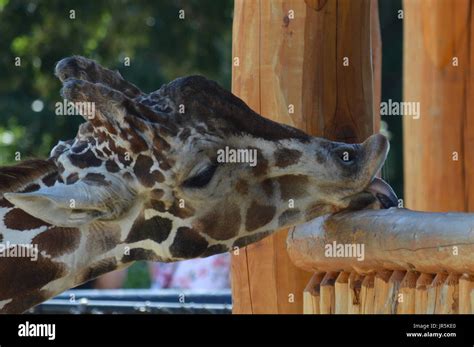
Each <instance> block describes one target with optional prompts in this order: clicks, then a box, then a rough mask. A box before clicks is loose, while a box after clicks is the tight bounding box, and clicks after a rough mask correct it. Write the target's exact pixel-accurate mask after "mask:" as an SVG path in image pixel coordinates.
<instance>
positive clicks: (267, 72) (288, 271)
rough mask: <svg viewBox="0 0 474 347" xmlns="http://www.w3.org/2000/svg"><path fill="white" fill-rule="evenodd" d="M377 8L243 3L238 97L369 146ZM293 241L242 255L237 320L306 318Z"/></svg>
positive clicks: (236, 29) (285, 119) (236, 272)
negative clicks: (291, 253) (242, 316)
mask: <svg viewBox="0 0 474 347" xmlns="http://www.w3.org/2000/svg"><path fill="white" fill-rule="evenodd" d="M374 1H375V0H306V1H301V0H272V1H267V0H252V1H247V0H236V1H235V9H234V26H233V52H232V54H233V68H232V69H233V70H232V71H233V75H232V91H233V93H234V94H236V95H237V96H239V97H241V98H242V99H243V100H244V101H245V102H247V103H248V104H249V106H250V107H251V108H253V109H254V110H255V111H256V112H258V113H260V114H262V115H263V116H266V117H268V118H271V119H273V120H276V121H279V122H282V123H287V124H290V125H292V126H295V127H298V128H300V129H303V130H305V131H306V132H308V133H310V134H312V135H317V136H324V137H327V138H330V139H333V140H340V141H346V142H360V141H363V140H364V139H365V138H367V137H368V136H369V135H371V134H372V133H373V132H374V130H376V128H377V124H378V122H377V120H376V117H374V109H378V103H379V100H375V98H374V97H373V95H374V90H375V89H376V88H377V86H379V83H376V82H375V81H377V80H379V79H380V64H378V66H377V64H375V65H374V64H373V60H372V53H373V52H372V49H371V47H372V45H374V46H377V47H380V36H377V35H376V34H377V32H378V31H375V30H371V28H373V27H374V25H375V22H376V20H375V19H374V17H373V16H374V15H376V11H377V6H375V4H374ZM371 13H372V15H371ZM376 29H377V30H378V28H376ZM377 43H378V45H377ZM376 51H377V50H375V52H376ZM376 95H379V94H376ZM377 116H378V115H377ZM286 236H287V230H285V231H280V232H278V233H276V234H274V235H273V236H271V237H268V238H266V239H264V240H262V241H260V242H258V243H257V244H254V245H251V246H249V247H247V248H246V249H242V250H240V251H239V253H238V255H234V257H233V261H232V295H233V305H234V307H233V311H234V313H302V312H303V290H304V288H305V286H306V284H307V282H308V280H309V278H310V276H311V274H309V273H305V272H303V271H302V270H299V269H297V268H296V267H295V266H294V265H293V264H292V263H291V262H290V260H289V258H288V255H287V253H286Z"/></svg>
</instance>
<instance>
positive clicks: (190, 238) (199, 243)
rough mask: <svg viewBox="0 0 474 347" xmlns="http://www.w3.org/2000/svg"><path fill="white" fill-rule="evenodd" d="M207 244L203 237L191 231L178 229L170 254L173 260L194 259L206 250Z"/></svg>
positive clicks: (182, 228) (184, 228) (185, 228)
mask: <svg viewBox="0 0 474 347" xmlns="http://www.w3.org/2000/svg"><path fill="white" fill-rule="evenodd" d="M207 246H208V243H207V241H206V239H205V238H204V237H202V236H201V235H199V233H198V232H197V231H195V230H193V229H190V228H187V227H181V228H178V230H177V231H176V236H175V238H174V241H173V244H172V245H171V247H170V253H171V254H172V255H173V257H175V258H185V259H190V258H196V257H199V256H200V255H201V254H203V253H204V252H205V251H206V250H207Z"/></svg>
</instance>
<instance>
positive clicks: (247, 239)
mask: <svg viewBox="0 0 474 347" xmlns="http://www.w3.org/2000/svg"><path fill="white" fill-rule="evenodd" d="M272 233H273V231H272V230H266V231H261V232H259V233H255V234H253V235H248V236H243V237H241V238H238V239H237V240H235V242H234V244H233V245H232V248H234V247H237V248H242V247H245V246H248V245H250V244H252V243H255V242H258V241H260V240H261V239H263V238H265V237H267V236H268V235H271V234H272Z"/></svg>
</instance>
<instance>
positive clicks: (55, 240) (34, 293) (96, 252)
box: [0, 167, 157, 313]
mask: <svg viewBox="0 0 474 347" xmlns="http://www.w3.org/2000/svg"><path fill="white" fill-rule="evenodd" d="M32 169H34V167H33V168H32ZM38 172H40V173H41V174H40V175H38V177H30V179H26V177H17V178H18V179H19V180H20V181H22V182H23V183H22V184H17V186H16V187H15V191H23V192H26V191H35V190H38V189H40V188H41V187H44V186H49V185H53V184H54V182H55V179H56V177H57V175H56V174H55V172H54V170H45V171H44V172H42V171H41V170H39V171H38V169H36V173H38ZM0 176H1V173H0ZM20 176H21V175H20ZM0 178H1V177H0ZM17 182H18V180H17ZM0 188H1V186H0ZM5 192H6V190H5V189H3V190H1V191H0V245H1V247H2V249H0V274H1V279H2V280H1V281H0V312H2V313H21V312H23V311H24V310H26V309H28V308H29V307H31V306H34V305H36V304H38V303H40V302H42V301H45V300H47V299H49V298H51V297H53V296H55V295H57V294H59V293H61V292H63V291H65V290H67V289H70V288H73V287H75V286H77V285H79V284H81V283H84V282H86V281H88V280H90V279H93V278H95V277H97V276H100V275H102V274H105V273H107V272H110V271H112V270H116V269H120V268H124V267H126V266H128V265H130V264H132V263H133V262H134V261H135V260H143V259H148V258H151V259H153V255H154V254H153V253H151V252H150V251H149V250H148V248H149V245H147V241H146V240H136V241H135V242H131V243H129V242H128V240H129V239H130V237H129V235H128V233H129V231H130V230H131V227H132V224H133V220H134V219H135V218H136V217H137V216H138V215H139V213H140V209H141V206H140V203H139V202H138V203H137V204H136V206H134V207H133V208H131V209H130V211H129V212H128V214H127V215H125V216H123V218H121V220H117V221H114V222H113V223H112V222H107V223H105V222H95V223H91V224H89V225H86V226H83V227H80V228H63V227H57V226H54V225H50V224H48V223H46V222H44V221H42V220H39V219H37V218H35V217H32V216H30V215H29V214H27V213H26V212H24V211H23V210H21V209H19V208H17V207H16V206H14V205H12V204H11V203H9V202H8V201H7V200H6V199H4V198H3V197H2V195H1V194H3V193H5ZM154 260H157V259H154Z"/></svg>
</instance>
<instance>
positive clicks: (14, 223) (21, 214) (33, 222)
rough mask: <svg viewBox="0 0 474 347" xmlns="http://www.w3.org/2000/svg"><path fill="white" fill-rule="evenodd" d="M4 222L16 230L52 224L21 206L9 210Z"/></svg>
mask: <svg viewBox="0 0 474 347" xmlns="http://www.w3.org/2000/svg"><path fill="white" fill-rule="evenodd" d="M3 222H4V223H5V225H6V227H7V228H9V229H14V230H31V229H36V228H39V227H42V226H51V224H48V223H46V222H45V221H42V220H41V219H38V218H35V217H33V216H31V215H29V214H28V213H26V212H25V211H23V210H22V209H19V208H14V209H12V210H10V211H8V212H7V214H6V215H5V217H4V219H3Z"/></svg>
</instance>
